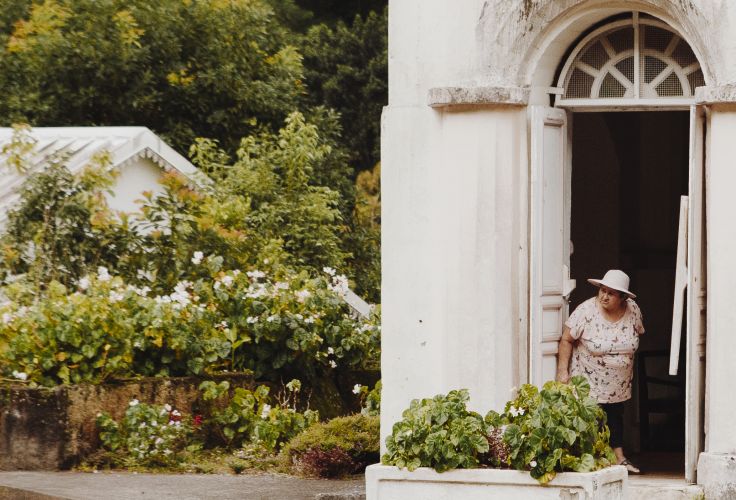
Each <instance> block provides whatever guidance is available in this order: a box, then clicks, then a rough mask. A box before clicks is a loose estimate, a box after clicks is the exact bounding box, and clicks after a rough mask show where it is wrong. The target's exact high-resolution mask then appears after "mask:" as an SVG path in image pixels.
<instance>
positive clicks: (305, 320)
mask: <svg viewBox="0 0 736 500" xmlns="http://www.w3.org/2000/svg"><path fill="white" fill-rule="evenodd" d="M304 322H305V323H308V324H312V323H314V316H309V317H308V318H304Z"/></svg>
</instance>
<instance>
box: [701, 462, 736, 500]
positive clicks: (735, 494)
mask: <svg viewBox="0 0 736 500" xmlns="http://www.w3.org/2000/svg"><path fill="white" fill-rule="evenodd" d="M698 484H700V485H702V486H703V489H704V490H705V498H718V499H719V500H736V455H725V454H716V453H701V454H700V457H699V458H698Z"/></svg>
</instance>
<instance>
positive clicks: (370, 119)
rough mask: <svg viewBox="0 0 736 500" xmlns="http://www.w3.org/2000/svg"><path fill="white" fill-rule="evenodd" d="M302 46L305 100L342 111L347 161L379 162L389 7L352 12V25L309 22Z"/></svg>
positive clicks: (360, 165) (360, 164)
mask: <svg viewBox="0 0 736 500" xmlns="http://www.w3.org/2000/svg"><path fill="white" fill-rule="evenodd" d="M301 47H302V52H303V54H304V67H305V76H306V81H307V86H308V88H309V99H310V102H312V103H313V104H315V105H325V106H329V107H331V108H333V109H335V110H336V111H338V112H339V113H340V114H341V116H342V126H343V130H344V131H345V134H344V137H345V144H346V148H347V150H348V151H350V154H351V155H352V156H351V160H353V161H354V162H355V163H356V164H357V166H358V168H359V169H367V168H370V167H371V166H373V165H375V164H376V162H377V161H378V160H379V156H380V155H379V148H380V130H381V125H380V118H381V111H382V108H383V106H384V105H386V103H387V101H388V9H383V11H382V12H381V13H376V12H370V13H368V14H367V15H366V16H365V17H361V16H355V18H354V19H353V21H352V25H347V24H346V23H345V22H343V21H338V22H337V24H336V25H335V26H334V27H330V26H328V25H325V24H319V25H316V26H313V27H312V28H310V29H309V31H308V32H307V34H306V35H305V37H304V40H303V42H302V45H301Z"/></svg>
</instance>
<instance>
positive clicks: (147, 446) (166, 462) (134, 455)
mask: <svg viewBox="0 0 736 500" xmlns="http://www.w3.org/2000/svg"><path fill="white" fill-rule="evenodd" d="M97 427H98V429H99V430H100V441H101V442H102V445H103V447H104V448H105V449H106V450H108V451H109V452H113V453H117V454H118V456H122V457H123V459H122V463H123V464H125V465H148V466H152V465H153V466H171V465H174V464H175V463H177V462H178V461H179V460H180V458H181V457H180V454H181V452H182V451H183V450H184V449H185V448H186V447H187V446H188V445H190V442H189V441H190V439H191V437H192V434H193V432H194V429H193V427H192V424H191V419H190V418H189V417H188V416H183V415H182V414H181V413H180V412H179V411H178V410H176V409H174V408H172V407H171V406H170V405H168V404H167V405H149V404H146V403H140V402H139V401H138V400H137V399H134V400H132V401H131V402H130V403H129V406H128V409H127V410H126V412H125V416H124V417H123V419H122V421H121V422H116V421H115V420H113V419H112V417H110V416H109V415H108V414H106V413H101V414H99V415H98V416H97ZM193 446H195V447H196V445H193Z"/></svg>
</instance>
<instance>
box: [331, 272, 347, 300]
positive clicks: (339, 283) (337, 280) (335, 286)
mask: <svg viewBox="0 0 736 500" xmlns="http://www.w3.org/2000/svg"><path fill="white" fill-rule="evenodd" d="M328 287H329V289H330V290H332V291H333V292H335V293H337V294H339V295H343V296H344V295H346V294H347V293H348V290H349V287H348V278H347V277H346V276H345V275H344V274H338V275H337V276H335V277H333V278H332V283H331V284H330V285H328Z"/></svg>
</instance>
